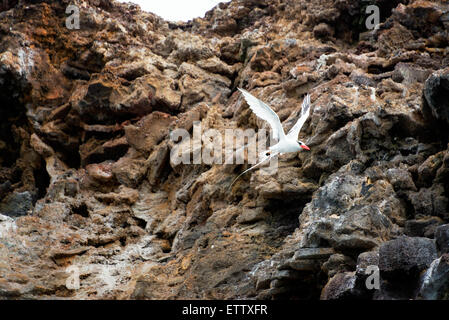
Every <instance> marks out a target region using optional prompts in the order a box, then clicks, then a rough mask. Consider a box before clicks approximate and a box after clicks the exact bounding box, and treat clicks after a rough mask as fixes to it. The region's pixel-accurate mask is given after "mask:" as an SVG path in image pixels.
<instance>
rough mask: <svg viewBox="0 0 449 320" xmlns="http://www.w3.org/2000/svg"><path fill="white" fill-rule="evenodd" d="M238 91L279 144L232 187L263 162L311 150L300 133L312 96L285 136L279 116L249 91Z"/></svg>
mask: <svg viewBox="0 0 449 320" xmlns="http://www.w3.org/2000/svg"><path fill="white" fill-rule="evenodd" d="M238 90H239V91H240V92H241V93H242V94H243V97H245V100H246V102H247V103H248V105H249V107H250V108H251V110H252V111H253V112H254V113H255V114H256V116H258V117H259V118H260V119H262V120H265V121H267V122H268V124H269V125H270V127H271V131H272V135H273V138H274V139H276V140H278V143H277V144H275V145H274V146H272V147H270V148H269V149H268V150H266V151H264V152H262V160H261V161H260V162H259V163H257V164H255V165H254V166H252V167H251V168H249V169H247V170H245V171H243V172H242V173H241V174H240V175H239V176H238V177H237V178H235V179H234V181H233V182H232V183H231V185H230V187H232V185H233V184H234V183H235V182H236V181H237V179H238V178H240V177H241V176H242V175H244V174H245V173H247V172H248V171H250V170H252V169H254V168H256V167H257V166H259V165H260V164H262V163H263V162H265V161H267V160H270V159H271V158H273V157H275V156H277V155H278V154H280V155H283V154H284V153H290V152H299V151H302V150H308V151H310V148H309V147H308V146H306V144H305V143H304V142H302V141H300V140H298V134H299V131H301V128H302V126H303V125H304V123H305V122H306V121H307V118H308V117H309V114H310V95H309V94H307V95H306V97H305V98H304V101H303V102H302V109H301V116H300V117H299V119H298V121H297V122H296V124H295V125H294V126H293V127H292V128H291V129H290V131H289V132H288V133H287V134H285V132H284V128H283V127H282V124H281V121H280V120H279V117H278V115H277V114H276V112H274V111H273V110H272V109H271V108H270V107H269V106H268V105H267V104H266V103H264V102H263V101H261V100H259V99H257V98H256V97H254V96H253V95H252V94H250V93H249V92H248V91H246V90H243V89H240V88H238Z"/></svg>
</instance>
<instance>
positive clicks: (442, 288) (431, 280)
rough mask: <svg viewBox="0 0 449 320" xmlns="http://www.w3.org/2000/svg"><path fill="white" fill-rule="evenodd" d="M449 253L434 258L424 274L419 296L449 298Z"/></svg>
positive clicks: (432, 298)
mask: <svg viewBox="0 0 449 320" xmlns="http://www.w3.org/2000/svg"><path fill="white" fill-rule="evenodd" d="M448 289H449V255H448V254H447V253H446V254H443V255H442V256H441V257H439V258H438V259H436V260H434V261H433V262H432V264H431V265H430V267H429V269H427V271H426V272H425V274H424V275H423V276H422V280H421V286H420V290H419V294H418V296H419V297H420V298H422V299H425V300H436V299H447V295H448V293H449V291H448Z"/></svg>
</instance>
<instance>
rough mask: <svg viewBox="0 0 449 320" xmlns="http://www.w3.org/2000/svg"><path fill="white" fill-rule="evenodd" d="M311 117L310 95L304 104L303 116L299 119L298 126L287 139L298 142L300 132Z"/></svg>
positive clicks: (292, 129)
mask: <svg viewBox="0 0 449 320" xmlns="http://www.w3.org/2000/svg"><path fill="white" fill-rule="evenodd" d="M309 115H310V95H309V94H308V95H307V96H306V97H305V98H304V101H303V102H302V109H301V116H300V117H299V119H298V121H297V122H296V124H295V125H294V126H293V128H291V129H290V131H289V132H288V133H287V137H289V138H292V139H295V140H297V139H298V134H299V131H301V128H302V126H303V125H304V123H306V121H307V118H308V117H309Z"/></svg>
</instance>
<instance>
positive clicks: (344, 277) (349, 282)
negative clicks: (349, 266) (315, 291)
mask: <svg viewBox="0 0 449 320" xmlns="http://www.w3.org/2000/svg"><path fill="white" fill-rule="evenodd" d="M355 281H356V278H355V272H344V273H337V274H336V275H335V276H334V277H333V278H332V279H331V280H329V282H328V283H327V284H326V286H325V287H324V288H323V291H322V292H321V297H320V299H321V300H337V299H345V298H346V299H347V298H350V297H351V295H352V291H353V290H354V287H355Z"/></svg>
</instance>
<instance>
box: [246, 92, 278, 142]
mask: <svg viewBox="0 0 449 320" xmlns="http://www.w3.org/2000/svg"><path fill="white" fill-rule="evenodd" d="M238 89H239V90H240V92H241V93H242V94H243V96H244V97H245V100H246V102H247V103H248V105H249V107H250V108H251V110H252V111H253V112H254V113H255V114H256V116H258V117H259V118H261V119H263V120H265V121H267V122H268V123H269V124H270V127H271V130H272V132H273V138H275V139H277V140H281V139H282V138H284V137H285V133H284V128H282V125H281V121H280V120H279V117H278V115H277V114H276V112H274V111H273V110H272V109H271V108H270V107H269V106H268V105H267V104H265V103H264V102H263V101H261V100H259V99H257V98H256V97H255V96H253V95H252V94H251V93H249V92H248V91H246V90H243V89H240V88H238Z"/></svg>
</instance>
